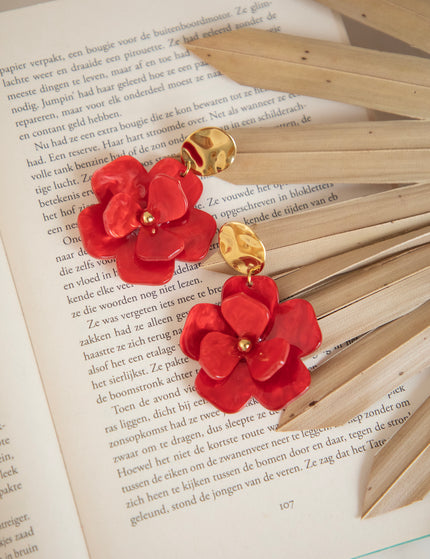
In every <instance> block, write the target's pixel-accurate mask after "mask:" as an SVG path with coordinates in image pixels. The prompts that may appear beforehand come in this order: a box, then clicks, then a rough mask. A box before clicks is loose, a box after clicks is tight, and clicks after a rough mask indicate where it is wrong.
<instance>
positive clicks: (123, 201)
mask: <svg viewBox="0 0 430 559" xmlns="http://www.w3.org/2000/svg"><path fill="white" fill-rule="evenodd" d="M140 211H141V207H140V206H139V204H138V203H137V202H136V201H135V200H133V198H130V196H129V195H128V194H125V193H124V192H119V193H118V194H115V196H113V198H111V199H110V201H109V203H108V205H107V206H106V209H105V211H104V212H103V224H104V227H105V229H106V232H107V233H108V234H109V235H112V237H117V238H119V239H120V238H122V237H125V236H127V235H128V234H129V233H131V232H132V231H134V230H135V229H137V228H138V227H140V226H141V225H142V224H141V223H140V222H139V220H138V219H137V215H138V213H139V212H140Z"/></svg>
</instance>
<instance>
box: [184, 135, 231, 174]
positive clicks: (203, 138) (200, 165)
mask: <svg viewBox="0 0 430 559" xmlns="http://www.w3.org/2000/svg"><path fill="white" fill-rule="evenodd" d="M235 156H236V143H235V141H234V140H233V138H232V137H231V136H230V135H229V134H227V132H224V130H221V129H220V128H201V129H200V130H197V131H196V132H193V133H192V134H190V135H189V136H188V138H186V139H185V141H184V143H183V144H182V149H181V157H182V161H183V162H184V163H185V164H186V165H188V166H189V167H190V168H191V170H193V171H194V172H195V173H197V174H198V175H202V176H208V175H216V174H217V173H220V172H221V171H224V169H227V167H229V166H230V165H231V164H232V163H233V161H234V158H235Z"/></svg>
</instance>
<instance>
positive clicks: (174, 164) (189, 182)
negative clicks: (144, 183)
mask: <svg viewBox="0 0 430 559" xmlns="http://www.w3.org/2000/svg"><path fill="white" fill-rule="evenodd" d="M184 171H185V165H184V164H183V163H181V162H180V161H178V160H176V159H172V158H171V157H166V158H164V159H162V160H161V161H158V163H156V164H155V165H154V167H153V168H152V169H151V170H150V171H149V178H150V179H152V178H154V177H155V176H156V175H159V174H164V175H168V176H170V177H173V178H176V179H179V181H180V183H181V187H182V190H183V191H184V193H185V196H186V197H187V200H188V206H189V207H190V208H191V207H193V206H194V204H195V203H196V202H197V200H198V199H199V198H200V196H201V195H202V191H203V184H202V181H201V180H200V179H199V178H198V177H197V176H196V175H195V174H194V173H188V174H187V175H185V177H181V173H183V172H184Z"/></svg>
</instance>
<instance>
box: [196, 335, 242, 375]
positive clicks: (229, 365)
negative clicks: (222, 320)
mask: <svg viewBox="0 0 430 559" xmlns="http://www.w3.org/2000/svg"><path fill="white" fill-rule="evenodd" d="M240 357H241V356H240V355H239V352H238V350H237V338H236V337H235V336H230V335H229V334H224V333H222V332H209V333H208V334H206V336H205V337H204V338H203V339H202V341H201V344H200V357H199V363H200V365H201V366H202V368H203V369H204V371H205V372H206V374H207V375H208V376H210V377H211V378H212V379H214V380H220V379H224V378H226V377H228V375H229V374H230V373H231V372H232V370H233V369H234V368H235V367H236V365H237V364H238V362H239V360H240Z"/></svg>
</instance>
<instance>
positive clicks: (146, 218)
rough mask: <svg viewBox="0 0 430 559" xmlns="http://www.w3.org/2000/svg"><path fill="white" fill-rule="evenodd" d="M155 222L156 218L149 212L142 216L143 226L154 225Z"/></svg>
mask: <svg viewBox="0 0 430 559" xmlns="http://www.w3.org/2000/svg"><path fill="white" fill-rule="evenodd" d="M154 221H155V217H154V216H153V215H152V214H151V213H149V212H147V211H144V212H143V214H142V223H143V225H152V224H153V223H154Z"/></svg>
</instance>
